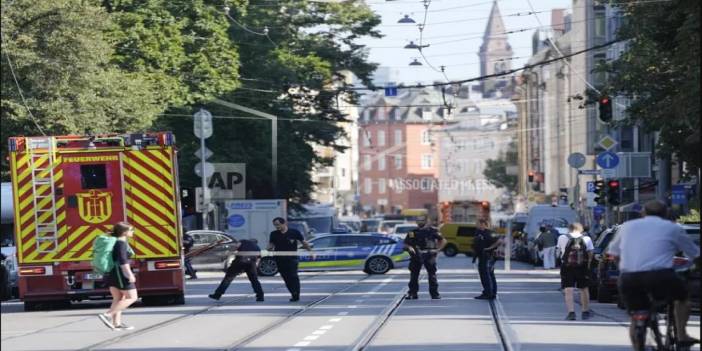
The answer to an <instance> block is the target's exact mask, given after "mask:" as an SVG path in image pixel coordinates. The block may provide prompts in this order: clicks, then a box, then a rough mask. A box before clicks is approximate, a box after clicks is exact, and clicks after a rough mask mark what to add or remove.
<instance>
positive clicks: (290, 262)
mask: <svg viewBox="0 0 702 351" xmlns="http://www.w3.org/2000/svg"><path fill="white" fill-rule="evenodd" d="M273 225H274V226H275V229H276V230H275V231H273V232H271V236H270V239H269V241H268V250H272V251H275V252H276V253H277V254H276V255H275V262H276V264H277V265H278V271H279V272H280V276H281V277H283V281H284V282H285V287H287V288H288V291H290V295H291V298H290V302H295V301H299V300H300V277H298V275H297V266H298V263H299V261H298V258H297V246H298V242H299V243H301V244H302V247H304V248H305V249H306V250H307V251H310V252H311V251H312V247H310V244H309V243H308V242H307V241H305V238H304V237H303V236H302V233H300V232H299V231H297V230H295V229H292V228H288V225H287V223H286V222H285V219H284V218H280V217H276V218H275V219H273ZM312 259H314V255H313V256H312Z"/></svg>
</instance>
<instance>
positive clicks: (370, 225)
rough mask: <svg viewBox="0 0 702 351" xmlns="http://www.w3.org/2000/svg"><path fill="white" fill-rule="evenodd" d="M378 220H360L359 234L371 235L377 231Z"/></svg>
mask: <svg viewBox="0 0 702 351" xmlns="http://www.w3.org/2000/svg"><path fill="white" fill-rule="evenodd" d="M379 224H380V219H379V218H366V219H362V220H361V233H371V232H377V231H378V225H379Z"/></svg>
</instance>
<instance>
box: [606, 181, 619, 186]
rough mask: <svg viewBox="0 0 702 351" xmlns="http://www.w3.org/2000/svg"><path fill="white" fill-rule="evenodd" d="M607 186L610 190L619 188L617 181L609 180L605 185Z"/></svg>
mask: <svg viewBox="0 0 702 351" xmlns="http://www.w3.org/2000/svg"><path fill="white" fill-rule="evenodd" d="M607 185H608V186H609V187H610V188H618V187H619V181H618V180H610V181H609V183H607Z"/></svg>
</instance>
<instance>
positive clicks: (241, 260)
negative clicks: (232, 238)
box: [208, 240, 263, 301]
mask: <svg viewBox="0 0 702 351" xmlns="http://www.w3.org/2000/svg"><path fill="white" fill-rule="evenodd" d="M233 245H236V246H238V247H237V249H236V250H237V255H236V258H235V259H234V261H232V263H231V264H230V265H229V268H227V273H226V274H225V275H224V279H222V282H221V283H219V286H218V287H217V290H215V292H214V294H210V295H208V296H209V297H210V298H211V299H215V300H219V298H220V297H222V295H223V294H224V292H225V291H227V288H228V287H229V284H231V283H232V280H234V278H236V276H237V275H239V274H241V273H242V272H246V276H247V277H248V278H249V281H250V282H251V287H252V288H253V290H254V292H255V293H256V301H263V289H262V288H261V283H260V282H259V281H258V275H257V272H256V270H257V269H258V263H259V261H260V260H261V248H259V247H258V245H257V244H256V241H255V240H241V241H239V242H237V243H234V244H233Z"/></svg>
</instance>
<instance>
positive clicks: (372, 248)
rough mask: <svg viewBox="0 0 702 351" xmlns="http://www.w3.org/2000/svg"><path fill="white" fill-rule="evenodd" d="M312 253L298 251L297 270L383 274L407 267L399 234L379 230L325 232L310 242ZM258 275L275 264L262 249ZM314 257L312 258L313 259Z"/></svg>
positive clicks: (274, 270)
mask: <svg viewBox="0 0 702 351" xmlns="http://www.w3.org/2000/svg"><path fill="white" fill-rule="evenodd" d="M309 243H310V245H311V246H312V252H313V255H314V257H312V255H311V253H310V252H308V251H307V250H305V249H299V250H298V256H299V260H300V265H299V269H300V270H304V271H323V270H353V269H362V270H363V271H364V272H365V273H368V274H385V273H387V272H388V271H389V270H390V269H392V268H398V267H403V266H404V267H406V266H407V263H408V261H409V254H407V253H406V252H405V251H403V242H402V239H401V238H400V237H397V236H388V235H385V234H380V233H363V234H327V235H320V236H317V237H315V238H314V239H311V240H310V241H309ZM261 256H262V258H261V263H260V264H259V268H258V269H259V274H260V275H262V276H272V275H275V274H276V273H278V266H277V265H276V263H275V260H274V258H273V257H272V255H270V253H268V252H266V251H262V252H261ZM313 258H314V259H313Z"/></svg>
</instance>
